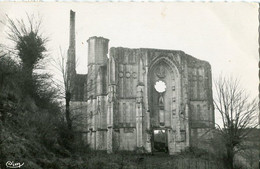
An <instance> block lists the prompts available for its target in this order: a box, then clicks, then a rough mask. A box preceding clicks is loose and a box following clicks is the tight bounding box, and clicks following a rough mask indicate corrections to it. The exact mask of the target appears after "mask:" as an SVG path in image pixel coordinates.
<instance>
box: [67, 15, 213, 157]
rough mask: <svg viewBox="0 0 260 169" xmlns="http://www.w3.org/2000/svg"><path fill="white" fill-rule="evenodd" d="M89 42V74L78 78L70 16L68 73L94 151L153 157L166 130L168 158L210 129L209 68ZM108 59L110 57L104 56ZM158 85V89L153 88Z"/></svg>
mask: <svg viewBox="0 0 260 169" xmlns="http://www.w3.org/2000/svg"><path fill="white" fill-rule="evenodd" d="M87 42H88V63H87V67H88V73H87V74H85V75H81V74H77V73H76V67H75V65H76V63H75V62H76V61H75V60H76V56H75V13H74V12H73V11H71V13H70V46H69V50H68V61H67V71H68V80H69V82H70V84H71V85H70V86H71V89H72V90H71V91H72V100H71V105H72V107H78V108H76V109H75V114H77V113H79V114H81V115H82V116H81V118H80V119H81V121H80V122H79V123H80V125H78V126H80V127H77V128H78V132H80V133H81V135H82V139H83V140H84V142H85V143H86V144H89V145H90V147H91V148H92V149H94V150H106V151H107V152H108V153H111V152H113V151H117V150H129V151H133V150H136V149H142V150H143V151H145V152H148V153H149V152H152V151H153V146H154V145H153V136H154V133H153V131H154V130H162V129H163V130H164V131H165V134H166V144H167V146H166V147H167V149H168V152H169V154H174V153H176V152H180V151H181V150H183V149H185V148H187V147H189V146H191V145H193V144H195V142H196V140H198V139H199V137H200V136H201V135H203V134H205V132H207V131H208V130H209V129H211V128H214V121H215V119H214V110H213V99H212V77H211V67H210V64H209V63H208V62H206V61H202V60H199V59H196V58H194V57H192V56H190V55H188V54H185V53H184V52H182V51H178V50H160V49H146V48H140V49H129V48H123V47H111V48H110V49H109V47H108V45H109V40H108V39H106V38H103V37H91V38H89V39H88V40H87ZM108 53H109V55H108ZM156 85H158V86H159V87H157V86H156Z"/></svg>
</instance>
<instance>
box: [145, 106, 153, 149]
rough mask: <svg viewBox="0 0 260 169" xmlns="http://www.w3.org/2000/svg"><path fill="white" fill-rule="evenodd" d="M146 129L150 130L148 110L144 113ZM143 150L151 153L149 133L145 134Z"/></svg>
mask: <svg viewBox="0 0 260 169" xmlns="http://www.w3.org/2000/svg"><path fill="white" fill-rule="evenodd" d="M146 120H147V121H146V129H147V131H150V130H151V124H150V111H149V110H148V111H147V112H146ZM145 149H146V151H147V152H148V153H151V152H152V145H151V133H150V132H146V144H145Z"/></svg>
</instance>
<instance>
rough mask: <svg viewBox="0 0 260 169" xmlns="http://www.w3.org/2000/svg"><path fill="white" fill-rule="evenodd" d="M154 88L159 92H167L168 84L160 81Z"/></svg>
mask: <svg viewBox="0 0 260 169" xmlns="http://www.w3.org/2000/svg"><path fill="white" fill-rule="evenodd" d="M154 88H155V90H156V91H157V92H159V93H163V92H165V90H166V84H165V82H163V81H161V80H160V81H157V82H156V83H155V85H154Z"/></svg>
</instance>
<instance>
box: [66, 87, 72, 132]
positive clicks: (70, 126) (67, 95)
mask: <svg viewBox="0 0 260 169" xmlns="http://www.w3.org/2000/svg"><path fill="white" fill-rule="evenodd" d="M70 99H71V94H70V92H68V91H66V96H65V100H66V110H65V111H66V121H67V125H68V129H69V130H71V129H72V120H71V118H70Z"/></svg>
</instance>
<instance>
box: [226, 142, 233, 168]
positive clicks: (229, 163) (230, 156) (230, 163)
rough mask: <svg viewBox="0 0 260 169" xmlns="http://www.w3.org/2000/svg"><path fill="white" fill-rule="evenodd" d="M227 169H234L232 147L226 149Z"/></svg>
mask: <svg viewBox="0 0 260 169" xmlns="http://www.w3.org/2000/svg"><path fill="white" fill-rule="evenodd" d="M227 167H228V169H234V147H232V146H229V147H227Z"/></svg>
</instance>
